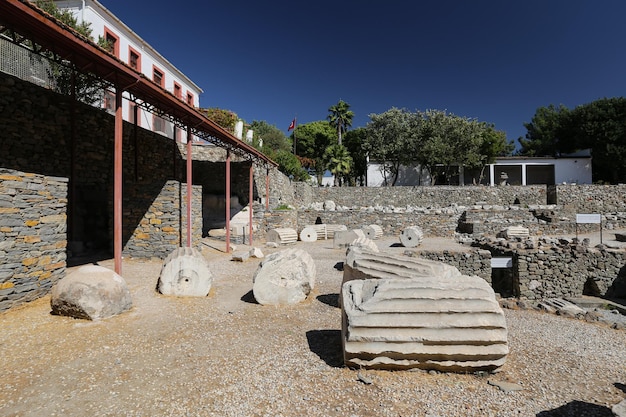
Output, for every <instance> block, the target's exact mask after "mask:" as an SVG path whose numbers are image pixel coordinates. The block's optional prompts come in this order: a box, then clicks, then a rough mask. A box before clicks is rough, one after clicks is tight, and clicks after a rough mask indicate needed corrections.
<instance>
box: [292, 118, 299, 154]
mask: <svg viewBox="0 0 626 417" xmlns="http://www.w3.org/2000/svg"><path fill="white" fill-rule="evenodd" d="M293 120H294V121H295V123H294V124H293V154H294V155H297V151H296V149H297V147H296V146H297V144H298V139H297V138H296V127H297V126H298V117H297V116H296V117H294V118H293Z"/></svg>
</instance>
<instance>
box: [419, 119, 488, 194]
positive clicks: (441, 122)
mask: <svg viewBox="0 0 626 417" xmlns="http://www.w3.org/2000/svg"><path fill="white" fill-rule="evenodd" d="M422 117H423V118H424V119H425V128H424V129H423V133H424V135H423V138H422V143H421V149H420V152H419V155H418V161H419V162H420V165H421V166H424V167H426V168H427V169H428V171H429V173H430V176H431V181H432V184H433V185H434V184H435V183H436V182H437V180H438V177H442V178H443V180H444V181H445V182H446V183H448V184H450V183H451V182H452V178H453V176H455V175H458V173H459V172H458V170H459V167H460V166H467V167H472V168H473V167H476V166H478V165H479V164H480V160H481V158H480V153H479V148H480V145H481V136H480V133H481V131H480V124H479V123H478V122H477V121H475V120H473V119H467V118H464V117H460V116H456V115H453V114H447V113H446V112H445V111H441V110H428V111H426V113H423V114H422Z"/></svg>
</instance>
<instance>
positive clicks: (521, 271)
mask: <svg viewBox="0 0 626 417" xmlns="http://www.w3.org/2000/svg"><path fill="white" fill-rule="evenodd" d="M481 247H482V248H484V249H486V250H489V251H490V252H491V253H492V255H493V256H504V257H511V258H512V264H513V265H512V267H511V277H512V280H513V287H514V293H515V295H516V296H518V297H522V298H528V299H531V300H538V299H544V298H555V297H561V298H563V297H580V296H581V295H583V294H585V295H593V296H607V297H614V298H624V297H626V283H625V282H624V279H625V278H626V266H625V265H626V251H624V250H623V249H610V248H606V247H602V246H601V247H589V246H587V245H584V244H582V243H577V242H576V241H575V240H569V239H555V238H540V239H538V240H536V241H535V240H533V239H531V240H529V241H526V242H519V241H505V240H502V239H500V240H489V239H488V240H486V241H483V242H481Z"/></svg>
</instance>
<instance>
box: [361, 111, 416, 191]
mask: <svg viewBox="0 0 626 417" xmlns="http://www.w3.org/2000/svg"><path fill="white" fill-rule="evenodd" d="M369 117H370V121H369V122H368V123H367V125H366V127H365V129H366V135H365V141H364V143H363V150H364V151H365V152H366V154H368V155H369V156H370V158H372V159H373V160H376V161H378V162H380V163H381V164H382V165H383V170H384V171H383V177H384V183H385V184H386V185H387V184H389V180H388V176H387V172H389V175H390V177H391V181H390V182H391V184H390V185H392V186H393V185H395V184H396V182H397V180H398V174H399V169H400V166H401V165H409V164H411V163H413V162H415V159H416V156H417V155H416V152H417V149H418V147H419V143H420V139H421V134H422V126H423V123H422V122H423V119H421V118H420V117H419V116H418V115H417V114H416V113H411V112H410V111H408V110H405V109H398V108H396V107H392V108H391V109H389V110H387V111H386V112H384V113H381V114H370V115H369Z"/></svg>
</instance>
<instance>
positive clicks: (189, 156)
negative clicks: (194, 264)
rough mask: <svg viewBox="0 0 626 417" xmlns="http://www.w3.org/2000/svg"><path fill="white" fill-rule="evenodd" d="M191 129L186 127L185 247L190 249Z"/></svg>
mask: <svg viewBox="0 0 626 417" xmlns="http://www.w3.org/2000/svg"><path fill="white" fill-rule="evenodd" d="M191 152H192V151H191V127H190V126H187V247H188V248H190V247H191V229H192V228H191V224H192V222H191V201H192V198H191V194H192V192H193V190H192V188H193V187H192V178H191V177H192V162H193V161H192V157H191Z"/></svg>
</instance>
